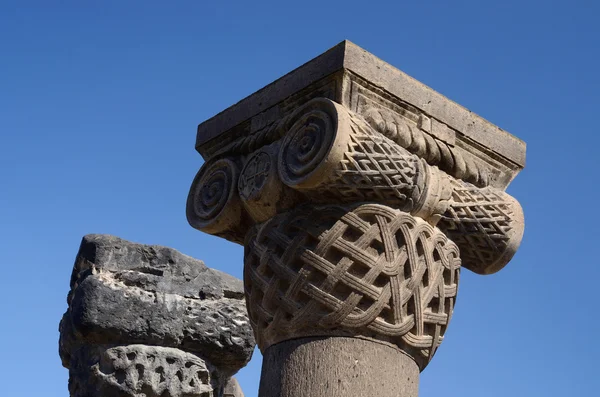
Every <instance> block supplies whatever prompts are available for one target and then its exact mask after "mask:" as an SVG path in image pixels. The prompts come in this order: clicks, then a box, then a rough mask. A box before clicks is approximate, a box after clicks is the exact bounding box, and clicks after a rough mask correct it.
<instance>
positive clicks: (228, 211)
mask: <svg viewBox="0 0 600 397" xmlns="http://www.w3.org/2000/svg"><path fill="white" fill-rule="evenodd" d="M237 180H238V171H237V166H236V164H235V163H234V162H233V161H231V160H229V159H220V160H217V161H215V162H214V163H206V164H204V166H203V167H202V168H201V169H200V171H198V174H197V175H196V178H194V181H193V182H192V187H191V189H190V193H189V195H188V200H187V211H186V212H187V218H188V222H189V223H190V225H192V226H193V227H194V228H196V229H199V230H202V231H203V232H206V233H210V234H219V233H222V232H230V231H231V230H232V229H235V226H236V225H237V224H239V222H240V219H241V213H242V205H241V203H240V200H239V196H238V195H237Z"/></svg>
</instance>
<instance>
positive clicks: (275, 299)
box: [244, 204, 460, 368]
mask: <svg viewBox="0 0 600 397" xmlns="http://www.w3.org/2000/svg"><path fill="white" fill-rule="evenodd" d="M316 219H318V220H319V222H318V223H317V222H315V220H316ZM459 269H460V259H459V252H458V248H457V247H456V245H455V244H454V243H452V242H451V241H449V240H448V239H447V237H446V236H445V235H444V234H443V233H441V232H440V231H439V230H437V229H435V228H433V227H432V226H431V225H429V224H427V223H426V222H424V221H422V220H420V219H419V218H415V217H412V216H410V215H409V214H407V213H405V212H402V211H398V210H393V209H391V208H389V207H387V206H382V205H373V204H366V205H361V206H359V207H357V208H355V209H353V210H346V209H344V208H342V207H330V206H329V207H309V208H300V209H298V210H297V211H291V212H289V213H286V214H284V215H281V216H276V217H274V218H273V219H271V220H270V221H268V222H265V223H264V224H262V225H260V227H258V228H257V230H256V231H255V232H253V233H251V235H250V237H249V238H248V241H247V245H246V254H245V263H244V282H245V287H246V296H247V301H248V312H249V315H250V321H251V322H252V327H253V329H254V330H255V332H256V336H257V342H258V346H259V347H260V349H261V350H262V351H265V350H266V349H267V348H268V347H269V346H271V345H273V344H275V343H278V342H281V341H285V340H288V339H294V338H298V337H305V336H322V335H343V336H361V337H365V338H374V339H377V340H380V341H384V342H387V343H391V344H394V345H397V346H399V347H400V348H401V349H402V350H403V351H404V352H406V353H407V354H409V355H411V356H412V357H413V359H414V360H415V361H416V362H417V363H418V364H419V366H420V367H421V368H424V367H425V366H426V365H427V363H428V362H429V360H430V359H431V357H433V354H434V353H435V350H436V349H437V347H438V346H439V345H440V343H441V342H442V340H443V335H444V332H445V330H446V326H447V324H448V321H449V320H450V316H451V313H452V309H453V307H454V300H455V298H456V292H457V286H458V277H459Z"/></svg>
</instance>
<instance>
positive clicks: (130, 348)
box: [59, 235, 254, 397]
mask: <svg viewBox="0 0 600 397" xmlns="http://www.w3.org/2000/svg"><path fill="white" fill-rule="evenodd" d="M68 303H69V308H68V310H67V312H66V313H65V315H64V316H63V319H62V321H61V324H60V332H61V336H60V349H59V350H60V355H61V358H62V361H63V365H64V366H65V367H66V368H69V370H70V391H71V395H72V396H90V395H102V396H105V395H106V396H108V395H111V396H112V395H114V396H146V397H149V396H164V395H170V396H172V397H175V396H209V395H210V396H213V395H214V396H217V395H218V393H220V392H219V390H221V389H222V388H223V387H224V385H225V383H226V382H227V380H228V379H229V378H230V377H231V375H233V374H234V373H235V372H237V371H238V370H239V369H240V368H242V367H243V366H244V365H246V363H247V362H248V361H249V360H250V357H251V355H252V351H253V348H254V339H253V337H252V331H251V329H250V325H249V321H248V317H247V314H246V310H245V303H244V299H243V286H242V282H241V280H238V279H236V278H234V277H232V276H230V275H227V274H225V273H222V272H220V271H217V270H214V269H209V268H208V267H206V266H205V265H204V263H203V262H202V261H199V260H196V259H193V258H191V257H189V256H186V255H183V254H181V253H179V252H178V251H176V250H174V249H171V248H167V247H161V246H150V245H142V244H135V243H130V242H128V241H125V240H122V239H120V238H117V237H114V236H108V235H88V236H85V237H84V238H83V241H82V243H81V247H80V250H79V253H78V255H77V258H76V261H75V266H74V269H73V275H72V278H71V291H70V293H69V296H68ZM165 363H166V364H165ZM205 373H206V374H205ZM162 377H164V381H159V380H160V379H162ZM90 382H91V383H90ZM90 384H93V385H96V386H97V388H98V389H99V390H106V391H105V393H106V394H103V393H104V392H102V393H100V394H88V392H87V391H86V390H92V389H89V387H91V386H89V385H90ZM100 385H102V386H100ZM96 386H95V387H96ZM213 389H214V390H216V392H215V393H216V394H213ZM167 392H168V393H167ZM165 393H167V394H165ZM207 393H208V394H207Z"/></svg>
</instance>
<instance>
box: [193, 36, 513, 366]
mask: <svg viewBox="0 0 600 397" xmlns="http://www.w3.org/2000/svg"><path fill="white" fill-rule="evenodd" d="M345 46H346V47H344V48H345V49H344V50H343V51H345V52H343V56H342V58H343V60H342V61H341V63H340V65H341V66H340V68H339V70H337V69H335V67H334V68H333V69H331V70H330V73H329V74H327V75H324V76H321V77H319V78H317V77H314V78H313V76H316V75H318V73H317V71H318V70H320V69H318V67H319V65H321V64H320V63H319V62H321V61H323V59H329V60H330V61H331V60H332V59H330V58H331V56H332V55H331V54H330V55H327V54H328V53H326V54H324V55H322V56H321V57H320V58H317V59H316V60H314V61H311V62H309V63H308V64H306V65H304V66H303V67H301V68H299V69H298V70H296V71H294V72H292V73H290V75H287V76H285V77H283V78H282V79H281V80H280V81H277V82H275V83H273V84H272V85H270V86H267V87H265V88H264V89H263V90H261V91H259V92H257V93H256V94H253V96H251V97H249V98H247V99H245V100H243V101H241V102H240V103H239V104H237V105H235V106H233V107H232V108H231V109H229V110H226V111H225V112H223V113H222V114H220V115H218V116H215V117H214V118H213V119H211V120H208V121H207V122H205V123H203V124H201V125H200V126H199V129H198V140H197V149H198V151H199V152H200V153H201V154H202V155H203V156H204V158H205V160H206V162H205V164H204V165H203V166H202V168H201V169H200V170H199V172H198V174H197V176H196V177H195V179H194V181H193V183H192V186H191V189H190V193H189V196H188V201H187V217H188V221H189V223H190V224H191V225H192V226H193V227H195V228H197V229H199V230H201V231H204V232H207V233H210V234H214V235H217V236H220V237H223V238H226V239H228V240H230V241H232V242H235V243H238V244H243V245H244V247H245V256H244V290H245V294H246V304H247V307H248V314H249V318H250V322H251V324H252V328H253V331H254V334H255V337H256V340H257V343H258V346H259V348H260V349H261V350H262V351H263V352H264V351H265V350H266V349H268V348H269V347H270V346H272V345H274V344H276V343H279V342H283V341H287V340H290V339H294V338H302V337H309V336H346V337H347V336H351V337H358V338H364V339H369V340H373V341H377V342H380V343H383V344H387V345H390V346H394V347H395V348H397V349H400V350H401V351H403V352H404V353H406V354H407V355H409V356H410V357H412V358H413V359H414V361H415V362H416V363H417V365H418V366H419V368H420V369H421V370H422V369H423V368H425V367H426V366H427V364H428V363H429V362H430V360H431V358H432V357H433V355H434V353H435V352H436V350H437V348H438V347H439V346H440V343H441V342H442V340H443V337H444V333H445V330H446V328H447V326H448V323H449V321H450V318H451V316H452V312H453V309H454V304H455V299H456V295H457V290H458V280H459V273H460V268H461V267H465V268H467V269H469V270H472V271H474V272H476V273H479V274H491V273H495V272H497V271H499V270H500V269H502V268H503V267H504V266H505V265H506V264H507V263H508V262H509V261H510V259H511V258H512V256H513V255H514V254H515V252H516V250H517V248H518V246H519V244H520V241H521V238H522V235H523V228H524V221H523V213H522V210H521V207H520V205H519V203H518V202H517V201H516V200H515V199H514V198H512V197H511V196H509V195H508V194H506V193H505V192H504V189H505V188H506V186H507V185H508V183H509V182H510V181H511V180H512V179H513V178H514V176H515V175H516V173H518V171H519V170H520V169H521V168H522V166H523V164H524V145H523V144H522V142H520V141H518V140H517V139H516V138H514V137H512V136H511V135H510V134H507V133H505V132H503V131H500V130H499V129H497V127H494V126H492V125H491V124H489V123H487V122H486V121H485V120H483V119H481V118H478V116H475V115H472V114H471V113H469V112H468V111H466V110H465V109H464V108H460V107H459V106H458V105H456V104H454V103H452V102H450V101H449V100H447V99H445V98H443V97H441V96H440V95H439V94H437V93H434V92H433V91H431V90H430V89H428V88H427V87H425V88H424V86H422V85H419V84H420V83H417V82H415V81H409V80H404V81H405V82H406V83H407V84H408V85H409V86H410V85H411V84H412V86H411V87H412V88H411V89H405V88H402V87H400V88H399V87H398V86H397V85H395V82H394V81H392V80H393V79H392V77H394V76H395V78H399V79H405V78H406V76H405V75H398V74H397V73H396V72H395V71H385V70H384V71H383V72H382V75H385V76H388V77H389V78H388V80H386V79H385V78H384V77H385V76H384V77H380V76H379V75H372V78H373V79H380V80H381V81H380V82H383V83H385V84H379V85H377V84H373V83H371V82H369V81H368V80H366V79H365V76H366V75H368V74H369V72H368V70H367V69H365V67H364V65H362V64H361V63H360V62H363V63H365V62H373V63H377V62H381V61H380V60H373V59H372V58H369V57H370V55H369V56H366V55H364V54H362V53H360V52H358V53H355V54H354V55H355V56H356V57H357V59H358V58H360V59H359V60H360V62H359V61H357V60H356V59H354V60H352V59H350V60H348V59H349V58H348V57H349V56H350V55H352V54H351V53H352V52H353V51H357V50H356V49H355V48H354V47H355V46H354V47H352V46H353V45H350V44H348V43H346V44H345ZM348 46H350V47H348ZM331 51H334V52H335V51H337V50H336V49H335V48H334V49H332V50H331ZM340 51H342V50H340ZM349 51H350V52H349ZM348 54H350V55H348ZM328 56H329V57H330V58H327V57H328ZM322 57H325V58H322ZM319 59H321V60H319ZM323 62H324V61H323ZM330 64H331V62H329V63H327V65H330ZM388 66H389V65H388ZM313 67H314V68H316V69H311V68H313ZM320 67H323V68H329V67H330V66H323V65H321V66H320ZM334 69H335V70H334ZM302 70H305V71H309V70H311V71H312V72H311V73H313V74H310V76H311V79H312V80H311V79H308V81H305V80H303V79H302V78H300V77H298V76H300V75H301V74H302ZM397 72H398V73H401V72H399V71H397ZM307 73H308V72H307ZM315 73H316V74H315ZM386 73H387V74H386ZM390 76H391V77H390ZM403 76H404V77H403ZM383 80H385V81H383ZM386 85H387V86H386ZM290 87H294V90H292V88H290ZM290 90H292V91H290ZM288 91H289V92H288ZM282 92H288V95H287V96H284V95H283V94H282ZM420 98H421V99H424V100H427V99H429V103H433V104H436V105H437V107H433V106H429V105H422V103H421V101H419V99H420ZM423 103H426V102H423ZM452 111H454V113H452ZM235 120H237V123H235V122H234V121H235ZM473 126H476V127H477V128H479V129H478V130H473V128H474V127H473Z"/></svg>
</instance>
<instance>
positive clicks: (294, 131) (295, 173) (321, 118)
mask: <svg viewBox="0 0 600 397" xmlns="http://www.w3.org/2000/svg"><path fill="white" fill-rule="evenodd" d="M338 107H340V105H337V104H335V103H334V102H333V101H330V100H327V99H316V100H312V101H310V102H308V103H307V104H306V105H305V106H303V107H301V108H299V109H298V110H297V111H296V112H295V115H293V116H292V117H291V119H292V120H293V121H294V122H293V124H292V126H291V127H290V129H289V131H288V133H287V134H286V135H285V137H284V139H283V142H282V145H281V150H280V152H279V159H278V164H279V176H280V178H281V180H282V181H283V183H285V184H286V185H288V186H291V187H295V188H310V187H314V186H316V185H318V184H320V183H321V182H322V180H323V178H324V175H323V172H324V171H325V169H326V168H327V167H323V165H324V164H325V163H327V162H328V161H327V160H328V159H329V158H330V157H333V158H336V157H341V153H338V152H339V149H343V148H341V147H338V150H336V146H339V145H334V143H335V142H336V136H337V131H338V121H339V115H338Z"/></svg>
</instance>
